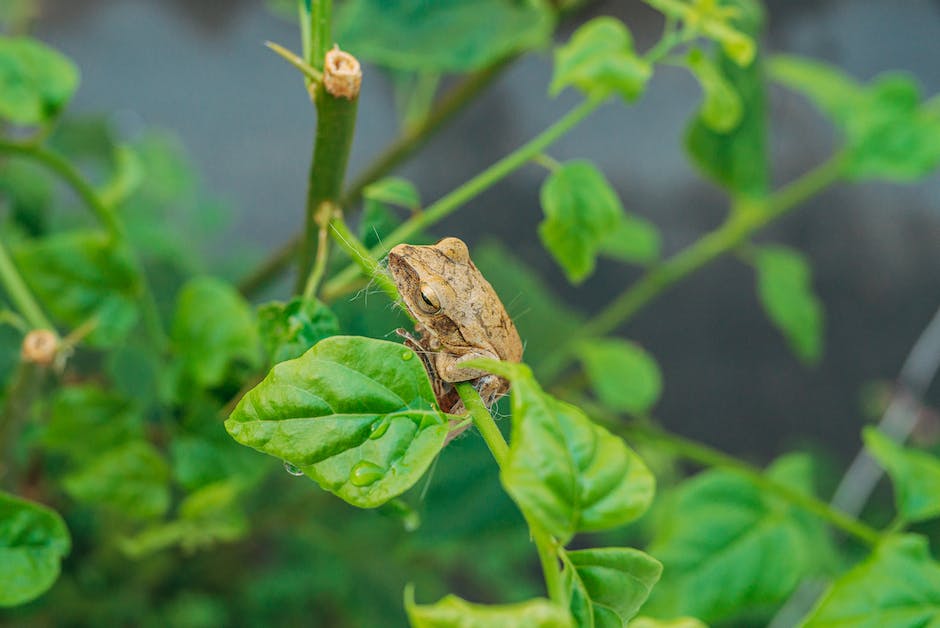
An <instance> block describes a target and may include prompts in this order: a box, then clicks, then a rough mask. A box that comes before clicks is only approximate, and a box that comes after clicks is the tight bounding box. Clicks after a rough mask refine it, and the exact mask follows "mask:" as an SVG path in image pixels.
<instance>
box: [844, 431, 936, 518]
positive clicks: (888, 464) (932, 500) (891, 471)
mask: <svg viewBox="0 0 940 628" xmlns="http://www.w3.org/2000/svg"><path fill="white" fill-rule="evenodd" d="M862 434H863V436H864V437H865V447H866V448H867V449H868V451H869V452H871V455H872V456H874V457H875V459H876V460H877V461H878V463H879V464H880V465H881V466H882V467H884V468H885V471H887V472H888V475H889V476H890V477H891V482H892V484H893V485H894V496H895V502H896V503H897V509H898V514H899V515H900V516H901V517H903V518H904V519H905V520H906V521H923V520H925V519H933V518H934V517H937V516H940V491H938V490H937V487H940V460H938V459H937V457H936V456H932V455H930V454H928V453H927V452H924V451H916V450H913V449H907V448H904V447H902V446H900V445H898V444H897V443H895V442H894V441H893V440H891V439H890V438H888V437H887V436H885V435H884V434H882V433H881V432H879V431H878V430H877V429H876V428H873V427H867V428H865V431H864V432H863V433H862Z"/></svg>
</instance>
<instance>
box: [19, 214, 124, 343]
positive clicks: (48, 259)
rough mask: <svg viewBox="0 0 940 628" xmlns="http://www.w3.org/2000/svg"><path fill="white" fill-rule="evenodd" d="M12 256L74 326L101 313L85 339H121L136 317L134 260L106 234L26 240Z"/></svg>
mask: <svg viewBox="0 0 940 628" xmlns="http://www.w3.org/2000/svg"><path fill="white" fill-rule="evenodd" d="M14 258H15V260H16V263H17V265H18V266H19V269H20V272H22V273H23V276H24V278H25V279H26V283H27V284H29V287H30V288H32V290H33V291H34V292H35V293H36V296H38V297H39V299H40V301H42V303H43V305H44V306H45V307H46V308H47V309H48V311H49V312H50V313H51V314H52V315H53V316H54V317H55V318H57V319H59V320H61V321H62V322H63V323H65V324H66V325H68V326H70V327H77V326H78V325H81V324H82V323H84V322H86V321H87V320H88V319H90V318H92V317H95V318H96V319H97V325H96V326H95V328H94V330H93V331H92V332H91V333H90V334H89V335H88V337H87V338H86V339H85V341H86V342H88V343H90V344H92V345H95V346H111V345H114V344H117V343H119V342H120V341H121V340H122V339H123V338H124V337H125V336H126V335H127V333H128V332H129V331H130V330H131V328H132V327H133V325H134V323H135V321H136V320H137V302H138V300H139V294H140V290H139V282H138V278H137V274H136V271H135V269H134V265H133V263H132V262H131V260H130V259H129V258H128V257H127V256H126V254H125V253H124V252H122V251H121V250H120V249H119V247H118V246H117V245H116V244H115V243H114V241H113V240H112V239H111V238H110V237H109V236H108V235H107V234H104V233H100V232H97V231H74V232H69V233H62V234H57V235H53V236H49V237H46V238H43V239H41V240H33V241H29V242H25V243H23V244H22V245H20V246H19V247H17V248H16V249H15V251H14Z"/></svg>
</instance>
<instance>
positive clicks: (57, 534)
mask: <svg viewBox="0 0 940 628" xmlns="http://www.w3.org/2000/svg"><path fill="white" fill-rule="evenodd" d="M71 545H72V542H71V539H70V538H69V531H68V529H67V528H66V527H65V522H64V521H62V517H60V516H59V515H58V514H57V513H56V512H55V511H53V510H50V509H49V508H46V507H45V506H41V505H39V504H35V503H33V502H29V501H26V500H25V499H19V498H17V497H13V496H12V495H8V494H6V493H0V583H2V584H3V586H0V607H4V606H16V605H17V604H23V603H24V602H28V601H30V600H32V599H33V598H35V597H37V596H38V595H41V594H42V593H43V592H44V591H46V589H48V588H49V587H51V586H52V583H54V582H55V581H56V578H58V577H59V564H60V562H61V561H62V558H63V557H64V556H65V555H66V554H68V553H69V550H70V549H71Z"/></svg>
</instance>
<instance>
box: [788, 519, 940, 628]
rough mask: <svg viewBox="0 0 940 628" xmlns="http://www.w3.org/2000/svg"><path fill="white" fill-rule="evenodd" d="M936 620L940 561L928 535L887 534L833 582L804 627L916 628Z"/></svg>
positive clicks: (938, 616) (939, 614)
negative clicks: (857, 563) (931, 554)
mask: <svg viewBox="0 0 940 628" xmlns="http://www.w3.org/2000/svg"><path fill="white" fill-rule="evenodd" d="M938 624H940V564H938V563H937V562H936V561H934V560H933V559H932V558H931V556H930V550H929V547H928V544H927V539H925V538H924V537H922V536H918V535H914V534H906V535H903V536H892V537H889V538H887V539H886V540H884V541H882V542H881V543H880V544H879V545H878V547H877V548H875V551H874V553H873V554H872V555H871V556H870V557H869V558H868V559H867V560H865V561H864V562H863V563H862V564H860V565H858V566H857V567H855V568H854V569H852V570H851V571H849V572H847V573H846V574H844V575H843V576H842V577H840V578H839V579H838V580H836V581H835V582H834V583H833V584H832V586H831V587H830V588H829V591H828V592H827V593H826V594H825V595H824V596H823V597H822V599H821V600H820V602H819V604H818V605H817V606H816V609H815V610H814V611H813V612H812V613H810V615H809V617H807V618H806V620H805V623H803V624H802V625H803V626H804V627H805V628H831V627H832V626H852V628H881V627H882V626H891V627H892V628H918V627H921V626H937V625H938Z"/></svg>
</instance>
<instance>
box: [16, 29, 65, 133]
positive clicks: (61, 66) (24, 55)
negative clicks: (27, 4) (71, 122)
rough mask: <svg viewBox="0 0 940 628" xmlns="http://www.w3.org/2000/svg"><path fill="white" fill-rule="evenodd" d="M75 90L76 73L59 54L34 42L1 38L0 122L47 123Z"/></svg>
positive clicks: (24, 39)
mask: <svg viewBox="0 0 940 628" xmlns="http://www.w3.org/2000/svg"><path fill="white" fill-rule="evenodd" d="M77 86H78V70H77V69H76V68H75V66H74V65H73V64H72V62H71V61H69V60H68V59H67V58H66V57H64V56H62V55H61V54H60V53H58V52H56V51H55V50H53V49H52V48H49V47H48V46H45V45H43V44H41V43H39V42H38V41H36V40H33V39H27V38H10V37H0V119H4V120H7V121H9V122H13V123H14V124H22V125H36V124H42V123H45V122H48V121H49V120H51V119H53V118H55V117H56V116H57V115H58V113H59V112H60V111H61V110H62V109H63V108H64V107H65V105H66V103H68V101H69V99H70V98H71V97H72V93H73V92H74V91H75V88H76V87H77Z"/></svg>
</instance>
